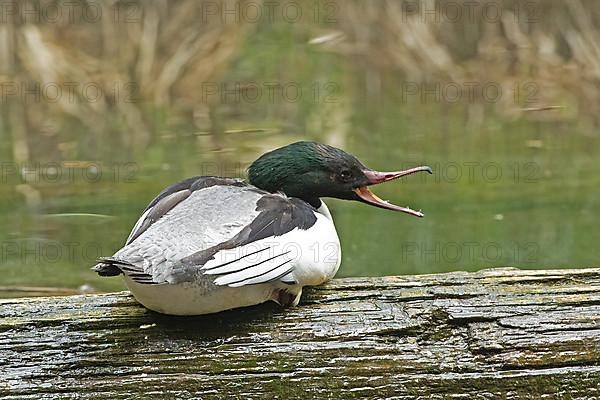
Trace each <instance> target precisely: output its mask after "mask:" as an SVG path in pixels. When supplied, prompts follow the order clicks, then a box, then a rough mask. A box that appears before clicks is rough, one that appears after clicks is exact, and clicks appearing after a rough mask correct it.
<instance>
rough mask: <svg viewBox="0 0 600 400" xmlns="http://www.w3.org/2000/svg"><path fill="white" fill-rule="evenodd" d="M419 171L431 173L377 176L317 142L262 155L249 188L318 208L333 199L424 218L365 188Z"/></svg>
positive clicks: (251, 170) (252, 171)
mask: <svg viewBox="0 0 600 400" xmlns="http://www.w3.org/2000/svg"><path fill="white" fill-rule="evenodd" d="M419 171H428V172H429V173H431V168H429V167H417V168H411V169H410V170H406V171H398V172H377V171H373V170H371V169H369V168H367V167H365V166H364V165H363V164H362V163H361V162H360V161H359V160H358V159H357V158H356V157H354V156H353V155H351V154H348V153H346V152H345V151H343V150H340V149H338V148H335V147H332V146H329V145H326V144H321V143H316V142H296V143H292V144H289V145H287V146H284V147H280V148H278V149H275V150H273V151H270V152H268V153H266V154H263V155H262V156H261V157H259V158H258V159H257V160H256V161H254V162H253V163H252V164H251V165H250V167H249V168H248V178H249V181H250V184H252V185H254V186H256V187H258V188H260V189H263V190H266V191H268V192H271V193H273V192H283V193H285V194H286V195H287V196H289V197H298V198H300V199H303V200H305V201H307V202H309V203H310V204H312V205H313V206H315V207H318V206H319V205H320V200H319V198H321V197H335V198H338V199H344V200H357V201H361V202H364V203H367V204H371V205H374V206H377V207H381V208H386V209H390V210H395V211H403V212H406V213H409V214H412V215H416V216H423V214H422V213H420V212H418V211H414V210H411V209H410V208H406V207H399V206H395V205H393V204H391V203H388V202H386V201H383V200H381V199H380V198H379V197H377V196H375V194H373V193H372V192H371V191H370V190H369V189H368V188H367V186H370V185H375V184H378V183H382V182H387V181H389V180H392V179H397V178H400V177H402V176H405V175H409V174H412V173H414V172H419Z"/></svg>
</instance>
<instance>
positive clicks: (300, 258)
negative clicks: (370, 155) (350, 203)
mask: <svg viewBox="0 0 600 400" xmlns="http://www.w3.org/2000/svg"><path fill="white" fill-rule="evenodd" d="M420 171H427V172H429V173H431V168H429V167H416V168H411V169H408V170H405V171H398V172H377V171H373V170H371V169H369V168H366V167H365V166H364V165H363V164H362V163H361V162H360V161H358V160H357V159H356V158H355V157H354V156H352V155H350V154H348V153H346V152H344V151H342V150H340V149H338V148H335V147H332V146H328V145H325V144H320V143H316V142H297V143H292V144H290V145H287V146H284V147H281V148H278V149H276V150H273V151H271V152H268V153H266V154H264V155H262V156H261V157H260V158H258V159H257V160H256V161H254V162H253V163H252V165H250V167H249V168H248V178H249V179H248V181H249V183H246V182H244V181H242V180H239V179H231V178H219V177H214V176H196V177H193V178H189V179H185V180H183V181H181V182H178V183H175V184H174V185H171V186H169V187H167V188H166V189H164V190H163V191H162V192H161V193H160V194H159V195H158V196H157V197H156V198H155V199H154V200H152V201H151V202H150V204H149V205H148V207H146V209H145V211H144V212H143V214H142V216H141V217H140V218H139V219H138V221H137V223H136V224H135V226H134V227H133V229H132V231H131V233H130V234H129V237H128V238H127V241H126V243H125V246H124V247H123V248H121V249H120V250H119V251H117V252H116V253H115V254H114V255H113V256H112V257H108V258H103V259H101V260H99V263H98V264H97V265H96V266H94V267H93V270H94V271H96V272H97V273H98V274H99V275H101V276H114V275H120V274H123V275H124V279H125V283H126V284H127V286H128V287H129V289H130V290H131V293H132V294H133V295H134V297H135V298H136V300H137V301H138V302H140V303H141V304H142V305H144V306H145V307H147V308H149V309H151V310H154V311H157V312H159V313H164V314H173V315H199V314H210V313H215V312H219V311H223V310H228V309H232V308H237V307H245V306H250V305H255V304H260V303H263V302H266V301H269V300H272V301H275V302H277V303H279V304H280V305H282V306H284V307H285V306H296V305H297V304H298V301H299V300H300V295H301V294H302V287H303V286H307V285H319V284H321V283H323V282H325V281H327V280H329V279H331V278H333V276H334V275H335V273H336V272H337V270H338V267H339V265H340V261H341V251H340V241H339V239H338V235H337V232H336V230H335V226H334V224H333V220H332V218H331V214H330V213H329V210H328V208H327V206H326V205H325V203H324V202H323V201H322V200H321V197H335V198H338V199H346V200H357V201H361V202H363V203H367V204H370V205H373V206H376V207H380V208H385V209H388V210H393V211H402V212H405V213H407V214H411V215H414V216H417V217H422V216H423V214H422V213H421V212H420V211H415V210H412V209H410V208H407V207H399V206H396V205H393V204H391V203H388V202H387V201H383V200H381V199H380V198H379V197H377V196H376V195H375V194H373V193H372V192H371V191H370V190H369V189H368V186H369V185H375V184H378V183H382V182H387V181H390V180H392V179H397V178H400V177H402V176H406V175H410V174H413V173H415V172H420Z"/></svg>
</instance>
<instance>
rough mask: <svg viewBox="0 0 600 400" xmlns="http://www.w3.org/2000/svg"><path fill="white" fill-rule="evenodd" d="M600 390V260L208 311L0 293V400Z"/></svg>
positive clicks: (559, 394) (378, 283)
mask: <svg viewBox="0 0 600 400" xmlns="http://www.w3.org/2000/svg"><path fill="white" fill-rule="evenodd" d="M144 396H146V397H152V398H169V399H173V398H201V399H206V398H240V399H248V398H250V399H254V398H256V399H263V398H279V399H291V398H318V399H327V398H336V399H337V398H340V399H348V398H385V397H387V398H397V399H414V398H434V399H437V398H440V399H441V398H453V399H491V398H504V399H514V398H538V399H539V398H544V399H548V398H567V399H584V398H585V399H592V398H598V397H600V269H581V270H551V271H522V270H517V269H494V270H484V271H480V272H477V273H466V272H456V273H448V274H438V275H422V276H396V277H383V278H346V279H336V280H334V281H332V282H331V283H329V284H327V285H324V286H321V287H317V288H313V289H309V290H307V291H306V294H305V296H304V298H303V301H302V303H301V306H299V307H297V308H294V309H287V310H281V309H280V308H279V307H278V306H276V305H262V306H257V307H252V308H247V309H242V310H237V311H230V312H225V313H220V314H216V315H210V316H202V317H169V316H164V315H159V314H156V313H153V312H150V311H147V310H145V309H144V308H142V307H141V306H139V305H138V304H137V303H135V302H134V301H133V299H132V297H131V296H130V295H129V294H128V293H127V292H122V293H113V294H105V295H80V296H65V297H46V298H31V299H5V300H1V301H0V398H2V399H39V398H60V399H65V398H78V399H98V398H105V399H126V398H127V399H129V398H134V399H138V398H142V397H144Z"/></svg>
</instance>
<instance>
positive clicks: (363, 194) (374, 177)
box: [354, 166, 433, 217]
mask: <svg viewBox="0 0 600 400" xmlns="http://www.w3.org/2000/svg"><path fill="white" fill-rule="evenodd" d="M423 171H426V172H429V173H430V174H432V173H433V171H432V170H431V168H430V167H426V166H425V167H416V168H410V169H407V170H404V171H396V172H377V171H371V170H364V171H363V173H364V174H365V176H366V177H367V179H368V183H367V185H365V186H361V187H358V188H356V189H354V193H356V195H357V196H358V197H360V198H361V200H362V201H364V202H365V203H368V204H371V205H374V206H375V207H381V208H385V209H387V210H393V211H402V212H404V213H407V214H410V215H414V216H415V217H423V216H424V214H423V213H422V212H421V211H415V210H413V209H410V208H408V207H400V206H397V205H395V204H392V203H389V202H387V201H385V200H382V199H380V198H379V197H377V196H376V195H375V193H373V192H371V191H370V190H369V188H368V187H367V186H370V185H377V184H379V183H383V182H387V181H392V180H394V179H398V178H401V177H403V176H407V175H411V174H414V173H415V172H423Z"/></svg>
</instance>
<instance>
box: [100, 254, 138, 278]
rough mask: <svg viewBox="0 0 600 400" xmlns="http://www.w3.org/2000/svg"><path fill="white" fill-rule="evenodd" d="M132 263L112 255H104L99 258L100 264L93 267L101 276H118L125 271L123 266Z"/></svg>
mask: <svg viewBox="0 0 600 400" xmlns="http://www.w3.org/2000/svg"><path fill="white" fill-rule="evenodd" d="M128 265H131V264H130V263H128V262H126V261H123V260H119V259H116V258H112V257H103V258H100V259H98V264H96V265H94V266H93V267H92V270H93V271H96V272H97V273H98V275H100V276H116V275H120V274H122V273H123V270H122V269H121V268H122V267H125V266H128Z"/></svg>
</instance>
